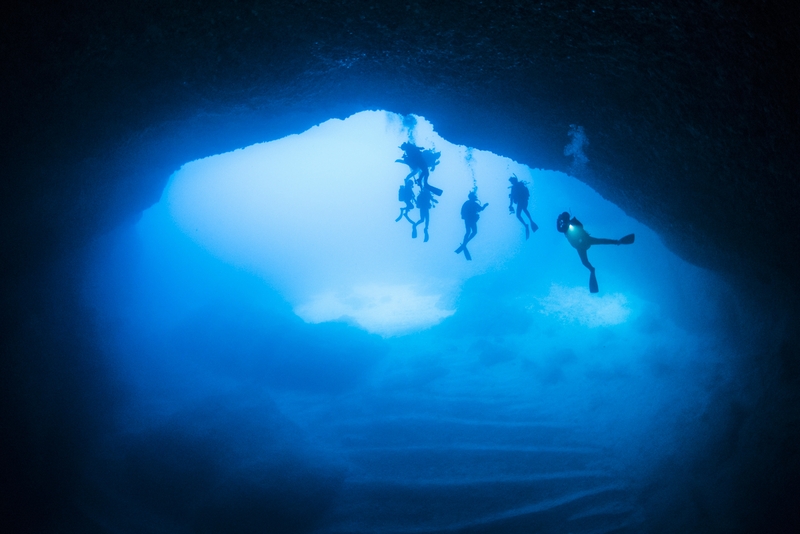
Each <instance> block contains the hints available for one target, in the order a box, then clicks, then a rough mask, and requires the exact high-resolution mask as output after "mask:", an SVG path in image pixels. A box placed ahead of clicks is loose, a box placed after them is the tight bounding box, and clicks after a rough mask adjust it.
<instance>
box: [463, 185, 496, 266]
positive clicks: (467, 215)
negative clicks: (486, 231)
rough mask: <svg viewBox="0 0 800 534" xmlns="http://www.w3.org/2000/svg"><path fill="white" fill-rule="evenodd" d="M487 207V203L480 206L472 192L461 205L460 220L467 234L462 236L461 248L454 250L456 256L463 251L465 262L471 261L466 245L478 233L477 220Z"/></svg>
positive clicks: (476, 196)
mask: <svg viewBox="0 0 800 534" xmlns="http://www.w3.org/2000/svg"><path fill="white" fill-rule="evenodd" d="M488 205H489V204H488V203H487V204H484V205H483V206H481V203H480V201H479V200H478V195H477V194H476V193H475V191H474V190H473V191H470V193H469V195H468V197H467V201H466V202H464V204H462V205H461V218H462V219H464V226H465V227H466V230H467V233H466V234H464V241H463V242H462V243H461V246H459V247H458V248H457V249H456V254H459V253H461V252H462V251H463V252H464V257H465V258H467V260H470V261H471V260H472V256H471V255H470V253H469V250H467V243H469V242H470V241H471V240H472V239H473V238H474V237H475V235H476V234H477V233H478V219H480V218H481V216H480V215H479V213H480V212H482V211H483V210H485V209H486V207H487V206H488Z"/></svg>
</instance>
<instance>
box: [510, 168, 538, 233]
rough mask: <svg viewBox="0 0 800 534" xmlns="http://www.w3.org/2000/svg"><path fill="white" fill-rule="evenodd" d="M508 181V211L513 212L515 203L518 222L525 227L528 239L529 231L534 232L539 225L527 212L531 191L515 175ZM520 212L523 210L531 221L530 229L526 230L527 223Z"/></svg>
mask: <svg viewBox="0 0 800 534" xmlns="http://www.w3.org/2000/svg"><path fill="white" fill-rule="evenodd" d="M508 181H509V182H511V192H510V193H509V194H508V200H509V203H508V212H509V213H514V204H516V205H517V219H519V222H521V223H522V226H524V227H525V239H528V238H529V237H530V236H531V232H535V231H536V230H538V229H539V226H538V225H537V224H536V223H535V222H533V219H532V218H531V214H530V213H529V212H528V199H529V198H530V196H531V193H530V191H528V188H527V187H526V186H525V183H524V182H520V181H519V178H517V176H516V175H514V176H512V177H511V178H509V179H508ZM522 212H525V215H527V216H528V220H529V221H530V223H531V226H530V230H528V225H527V224H525V221H524V220H523V219H522Z"/></svg>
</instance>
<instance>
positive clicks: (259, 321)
mask: <svg viewBox="0 0 800 534" xmlns="http://www.w3.org/2000/svg"><path fill="white" fill-rule="evenodd" d="M406 141H412V142H413V143H415V144H416V145H418V146H421V147H423V148H429V149H435V151H436V152H439V153H440V157H439V163H438V165H437V166H436V168H435V169H434V171H433V172H431V175H430V178H429V182H430V183H431V184H433V185H435V186H437V187H439V188H441V189H442V190H443V193H442V195H441V196H440V197H438V199H439V203H438V205H437V206H436V207H435V208H433V209H432V210H431V221H430V239H429V240H428V241H427V242H424V241H423V239H422V236H421V235H420V233H418V236H417V238H413V237H412V226H411V224H410V223H409V222H407V221H406V220H404V219H401V220H399V221H395V219H396V218H397V215H398V213H399V211H400V205H401V203H400V201H399V200H398V188H399V186H400V185H401V184H402V183H403V179H404V177H405V176H406V175H407V174H408V173H409V169H408V167H407V166H405V165H403V164H402V163H398V162H396V160H397V159H398V158H400V157H401V156H402V152H403V151H402V150H401V149H400V148H399V146H400V145H401V144H402V143H403V142H406ZM511 175H516V176H517V177H519V178H520V179H522V180H524V181H526V182H528V187H529V188H530V191H531V194H532V196H531V203H530V207H529V208H530V211H531V215H532V216H533V219H534V221H536V222H537V224H538V225H539V230H538V231H537V232H535V233H534V234H533V235H531V236H530V237H529V238H528V239H526V237H525V232H524V229H523V226H522V225H521V224H520V222H519V221H518V220H517V219H516V218H515V216H514V215H512V214H510V213H509V210H508V203H509V202H508V201H509V198H508V195H509V185H510V184H509V181H508V178H509V177H510V176H511ZM472 190H476V191H477V195H478V197H479V198H480V200H481V202H483V203H488V204H489V206H488V208H487V209H486V210H484V211H483V212H482V213H481V219H480V221H479V222H478V225H479V233H478V235H477V237H476V238H475V239H474V241H473V242H472V243H471V245H470V249H471V251H472V258H473V259H472V261H467V260H466V259H465V258H464V256H463V255H461V254H456V253H455V252H454V251H455V249H456V247H458V245H459V243H460V241H461V239H462V237H463V232H464V225H463V221H462V220H461V217H460V208H461V204H462V203H463V202H464V201H465V200H466V198H467V194H468V193H469V192H470V191H472ZM565 210H570V211H572V212H573V213H574V215H576V216H577V217H579V218H580V220H581V221H582V222H584V223H585V224H586V226H587V229H588V230H589V231H591V232H592V233H593V234H594V235H595V236H602V237H612V238H618V237H621V236H622V235H624V234H628V233H635V234H636V236H637V238H636V243H635V244H634V245H633V246H630V247H616V246H606V247H601V246H598V247H593V248H592V249H591V250H590V252H589V255H590V257H591V260H592V262H593V263H594V264H595V266H596V267H597V270H598V278H599V282H600V292H599V293H598V294H591V293H590V292H589V288H588V272H587V270H586V269H585V268H584V267H583V266H582V265H581V262H580V259H579V258H578V255H577V254H576V252H575V250H574V249H572V247H571V246H570V245H569V243H567V241H566V240H565V239H564V236H563V235H562V234H560V233H558V232H557V231H556V229H555V221H556V216H557V215H558V214H559V213H561V212H562V211H565ZM412 216H413V217H415V216H416V214H414V213H412ZM108 239H109V243H108V246H107V247H106V248H104V249H103V248H102V247H101V250H100V252H99V253H98V256H97V259H96V261H95V262H94V264H95V268H94V270H93V271H91V272H90V273H89V274H88V275H87V276H88V279H89V280H88V281H89V282H90V283H88V284H87V287H88V288H90V289H89V293H88V298H89V299H90V301H91V302H92V304H93V306H94V307H95V308H96V309H98V310H99V313H98V317H99V319H98V321H99V323H100V327H101V328H100V331H102V332H104V335H105V337H104V339H103V341H102V344H103V346H104V347H105V349H106V351H107V354H108V357H109V360H110V361H112V362H113V364H114V365H115V366H116V368H117V369H118V370H119V372H118V376H120V377H121V378H120V380H121V381H122V382H123V383H124V385H125V387H127V388H129V390H130V394H129V395H128V396H127V397H126V402H127V405H126V406H125V407H124V409H122V410H121V415H120V417H119V424H120V428H121V430H120V432H119V435H117V436H112V437H111V438H110V439H109V441H108V443H109V446H110V447H111V448H112V449H113V450H115V451H116V450H123V451H127V452H125V453H124V454H122V453H120V454H121V455H122V456H121V457H120V458H121V459H119V460H118V461H119V462H122V463H123V464H124V465H136V466H138V467H137V470H135V471H130V473H132V474H130V475H129V476H128V477H127V478H125V477H121V478H118V479H113V480H108V481H105V486H106V487H113V488H116V490H115V491H116V492H117V493H118V494H120V495H122V496H124V497H125V499H127V500H128V501H130V502H132V503H134V504H135V507H136V509H137V510H146V513H143V514H141V515H142V518H141V522H142V524H143V525H144V524H145V523H146V524H147V525H149V528H154V527H153V525H156V524H159V523H163V525H164V528H163V529H165V530H175V529H176V526H175V521H178V522H179V523H184V522H185V523H186V524H197V523H196V522H197V521H199V519H197V518H198V517H202V518H209V517H210V518H211V519H213V520H215V521H219V522H224V520H225V519H226V518H230V517H234V516H235V517H236V518H237V520H239V521H248V522H249V524H253V525H269V524H270V522H275V521H277V519H276V517H278V516H280V517H281V518H283V519H280V520H281V521H284V520H286V521H288V519H286V518H285V517H283V516H282V515H281V514H289V515H291V514H293V513H295V508H297V509H298V510H300V509H303V508H304V507H305V509H313V510H322V511H324V513H322V512H320V514H319V515H318V516H313V517H311V518H310V519H309V521H312V520H313V521H312V522H314V524H315V525H316V526H317V527H318V528H319V530H321V531H325V532H342V531H347V532H377V531H389V530H391V531H405V532H407V531H412V530H413V531H443V530H449V531H452V530H458V529H466V528H471V527H476V528H477V527H481V526H485V527H486V528H487V529H489V530H491V529H492V526H493V525H501V524H503V523H504V522H507V521H512V520H513V521H518V522H520V523H514V524H515V525H522V524H524V526H525V528H526V529H528V530H533V529H535V526H536V525H541V524H553V525H563V524H566V523H567V522H570V525H571V526H572V527H574V530H575V531H576V532H578V531H587V532H588V531H613V530H621V529H623V528H624V527H630V528H635V527H631V525H636V524H637V521H640V520H641V514H640V510H639V509H638V506H639V503H638V501H637V498H638V495H639V493H640V491H639V489H640V488H641V487H642V486H643V485H645V484H647V483H648V478H649V477H653V476H656V475H655V474H654V473H655V471H654V469H655V467H654V466H659V465H661V461H662V460H664V459H665V458H669V457H676V456H677V457H680V456H682V455H686V454H691V450H690V449H691V446H690V444H691V443H692V442H693V441H692V439H693V434H692V432H693V430H692V429H693V428H694V427H693V426H692V423H693V421H694V419H695V418H694V417H693V416H692V415H691V414H696V413H700V412H702V410H703V409H704V406H705V403H707V402H708V398H709V395H710V393H709V389H708V388H707V387H706V386H707V384H708V383H710V382H712V381H713V380H715V379H716V378H717V377H718V376H719V375H718V372H719V368H720V362H721V361H724V359H725V358H726V354H727V352H726V351H727V349H726V348H725V347H724V342H723V341H721V339H723V337H724V336H721V335H718V332H717V331H716V330H715V326H714V324H715V321H716V319H715V318H716V317H717V316H718V315H719V311H718V309H717V308H718V304H717V302H718V300H717V299H716V297H715V293H714V292H715V291H722V289H719V288H720V285H719V282H718V281H716V279H715V278H714V277H713V276H711V275H710V274H708V273H705V272H703V271H702V270H700V269H697V268H695V267H692V266H689V265H687V264H686V263H685V262H683V261H682V260H680V259H679V258H677V257H675V256H674V255H672V254H671V253H670V252H668V251H667V250H666V248H665V247H664V246H663V245H662V244H661V242H660V241H659V239H658V238H657V236H656V235H655V234H654V233H653V232H652V231H650V230H649V229H648V228H646V227H644V226H642V225H641V224H639V223H638V222H637V221H635V220H633V219H631V218H629V217H627V216H626V215H625V214H624V213H623V212H622V211H621V210H620V209H619V208H617V207H616V206H614V205H613V204H611V203H609V202H607V201H606V200H604V199H603V198H601V197H600V196H599V195H598V194H597V193H596V192H594V191H593V190H591V189H590V188H589V187H587V186H586V185H584V184H583V183H581V182H579V181H578V180H576V179H574V178H572V177H570V176H567V175H565V174H563V173H558V172H552V171H547V170H541V169H532V168H529V167H526V166H524V165H522V164H519V163H516V162H513V161H511V160H509V159H507V158H503V157H501V156H498V155H495V154H491V153H489V152H484V151H481V150H477V149H469V148H467V147H461V146H457V145H453V144H451V143H448V142H447V141H446V140H444V139H442V138H441V137H440V136H438V135H437V134H436V132H435V130H434V127H433V125H431V124H430V123H428V122H427V121H425V120H424V119H423V118H421V117H401V116H399V115H396V114H393V113H388V112H385V111H371V112H363V113H359V114H357V115H354V116H352V117H350V118H348V119H346V120H344V121H341V120H332V121H328V122H326V123H323V124H321V125H319V126H317V127H314V128H312V129H310V130H308V131H307V132H304V133H302V134H299V135H295V136H290V137H287V138H284V139H280V140H277V141H273V142H270V143H264V144H260V145H254V146H251V147H247V148H243V149H241V150H236V151H234V152H230V153H227V154H221V155H217V156H212V157H209V158H206V159H203V160H199V161H195V162H191V163H187V164H186V165H184V166H183V168H182V169H181V170H179V171H178V172H176V173H175V174H174V175H173V176H172V178H171V179H170V181H169V184H168V185H167V187H166V189H165V191H164V194H163V197H162V198H161V201H160V202H159V203H157V204H156V205H155V206H153V207H152V208H150V209H149V210H147V211H146V212H145V213H144V215H143V217H142V218H141V220H140V221H139V222H138V223H137V225H136V227H135V228H133V229H129V230H128V231H121V232H120V233H119V234H117V235H114V236H111V237H109V238H108ZM111 273H113V276H111ZM131 436H135V439H134V438H132V437H131ZM687 444H689V445H687ZM126 455H127V456H126ZM108 456H109V457H110V458H112V459H113V458H117V456H115V455H114V454H109V455H108ZM163 458H167V460H164V459H163ZM110 461H111V460H110ZM113 461H117V460H113ZM126 462H127V463H126ZM131 462H135V464H131ZM151 466H155V467H151ZM115 472H126V473H127V472H128V471H124V469H121V468H119V467H115V466H111V467H109V468H104V473H107V474H106V475H104V476H108V477H113V476H114V475H113V473H115ZM198 473H200V474H202V476H200V475H197V474H198ZM163 479H169V480H171V481H172V482H171V483H172V484H173V485H174V486H175V487H180V488H184V490H182V491H176V492H172V493H170V494H169V495H161V497H159V495H160V494H159V491H163V488H162V486H159V481H160V480H163ZM286 481H291V484H290V488H291V492H292V493H291V495H292V496H293V497H292V500H293V502H299V503H306V504H304V505H303V506H300V507H286V506H276V505H275V502H276V500H275V499H276V497H275V496H276V495H283V492H284V491H285V490H286V487H287V484H288V483H287V482H286ZM320 488H322V489H320ZM243 500H244V501H245V502H247V503H251V504H252V506H250V505H248V508H247V509H239V508H236V507H235V506H232V505H231V503H234V502H242V501H243ZM126 502H127V501H126ZM154 502H156V503H161V502H171V503H176V504H175V507H176V509H177V510H179V511H181V512H180V514H178V513H177V512H175V511H174V510H169V509H165V508H164V506H165V505H160V504H156V505H154V504H153V503H154ZM197 503H201V504H199V505H198V504H197ZM198 507H199V508H198ZM106 509H114V508H113V507H111V506H108V507H106ZM194 510H197V511H196V512H194ZM264 510H267V511H268V512H264ZM269 510H273V511H275V510H277V511H275V512H274V514H273V512H269ZM375 510H379V511H380V514H375ZM420 510H423V511H422V512H420ZM424 510H428V511H429V512H430V513H428V512H425V511H424ZM608 511H611V512H608ZM434 512H435V513H434ZM97 513H98V514H104V513H105V511H98V512H97ZM195 513H196V514H197V517H194V516H192V514H195ZM181 514H184V515H181ZM242 514H244V516H243V515H242ZM248 514H252V517H251V519H252V520H250V519H248V517H250V516H249V515H248ZM270 514H272V515H270ZM301 516H302V513H300V515H298V516H297V517H294V516H292V517H291V518H289V519H292V520H295V519H296V520H299V519H303V520H306V519H307V518H306V517H305V516H302V517H301ZM125 517H126V521H134V519H131V518H130V517H129V516H125ZM176 517H178V519H175V518H176ZM108 521H109V522H113V518H109V519H108ZM193 521H194V523H193ZM520 528H522V527H520ZM140 530H141V529H140Z"/></svg>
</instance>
